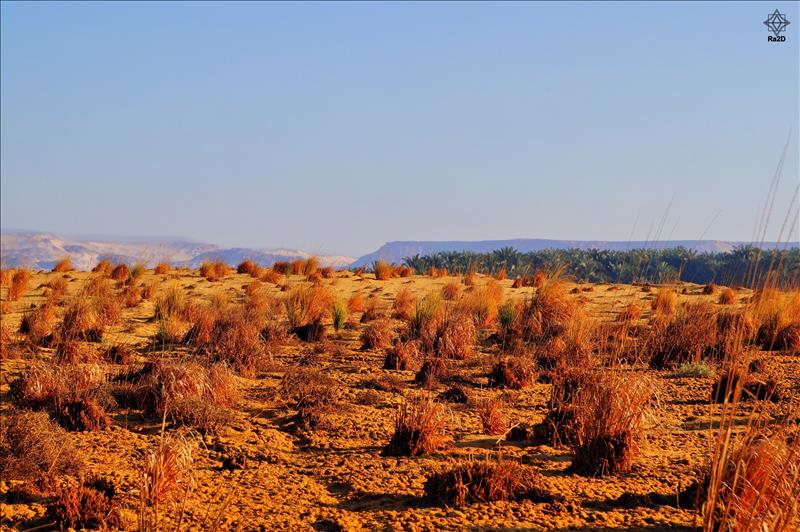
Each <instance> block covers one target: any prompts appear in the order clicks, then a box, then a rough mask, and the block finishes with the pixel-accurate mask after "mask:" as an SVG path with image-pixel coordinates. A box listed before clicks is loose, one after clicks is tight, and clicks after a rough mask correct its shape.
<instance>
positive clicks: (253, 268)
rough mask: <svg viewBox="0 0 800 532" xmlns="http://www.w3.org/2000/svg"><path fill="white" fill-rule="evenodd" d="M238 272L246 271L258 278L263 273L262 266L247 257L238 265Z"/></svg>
mask: <svg viewBox="0 0 800 532" xmlns="http://www.w3.org/2000/svg"><path fill="white" fill-rule="evenodd" d="M236 273H244V274H247V275H249V276H251V277H256V278H257V277H259V276H260V275H261V267H260V266H259V265H258V264H256V263H255V262H253V261H252V260H250V259H245V260H243V261H242V262H241V263H240V264H239V265H238V266H237V267H236Z"/></svg>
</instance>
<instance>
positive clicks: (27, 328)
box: [19, 303, 56, 345]
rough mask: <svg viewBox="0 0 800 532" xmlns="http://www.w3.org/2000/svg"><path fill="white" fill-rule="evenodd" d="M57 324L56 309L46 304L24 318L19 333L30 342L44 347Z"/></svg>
mask: <svg viewBox="0 0 800 532" xmlns="http://www.w3.org/2000/svg"><path fill="white" fill-rule="evenodd" d="M55 322H56V307H55V306H54V305H51V304H48V303H45V304H44V305H40V306H38V307H36V308H35V309H33V310H31V311H30V312H27V313H25V314H24V315H23V316H22V320H21V321H20V325H19V332H21V333H22V334H24V335H25V336H26V337H27V339H28V342H30V343H31V344H33V345H42V344H44V343H45V340H46V339H48V337H49V336H50V334H51V333H52V331H53V326H54V325H55Z"/></svg>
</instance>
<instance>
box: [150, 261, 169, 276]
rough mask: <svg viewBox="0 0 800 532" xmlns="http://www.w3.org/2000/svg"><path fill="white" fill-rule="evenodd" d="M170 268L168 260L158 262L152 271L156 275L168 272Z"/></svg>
mask: <svg viewBox="0 0 800 532" xmlns="http://www.w3.org/2000/svg"><path fill="white" fill-rule="evenodd" d="M171 269H172V266H171V265H170V264H169V263H168V262H159V263H158V264H156V267H155V268H154V269H153V273H155V274H156V275H164V274H165V273H169V271H170V270H171Z"/></svg>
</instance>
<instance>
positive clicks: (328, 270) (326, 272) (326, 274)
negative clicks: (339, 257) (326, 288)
mask: <svg viewBox="0 0 800 532" xmlns="http://www.w3.org/2000/svg"><path fill="white" fill-rule="evenodd" d="M319 274H320V275H321V276H322V278H323V279H330V278H331V277H333V267H332V266H325V267H324V268H320V269H319Z"/></svg>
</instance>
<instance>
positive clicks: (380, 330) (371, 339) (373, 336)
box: [361, 320, 394, 349]
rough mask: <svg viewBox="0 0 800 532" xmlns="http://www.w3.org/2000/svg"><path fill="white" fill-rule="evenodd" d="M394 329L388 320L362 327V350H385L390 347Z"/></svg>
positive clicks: (377, 321) (376, 321)
mask: <svg viewBox="0 0 800 532" xmlns="http://www.w3.org/2000/svg"><path fill="white" fill-rule="evenodd" d="M393 337H394V328H393V327H392V324H391V322H389V321H388V320H375V321H372V322H370V323H369V324H368V325H367V326H366V327H364V330H363V332H362V333H361V342H362V343H363V347H364V349H386V348H388V347H390V346H391V345H392V338H393Z"/></svg>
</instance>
